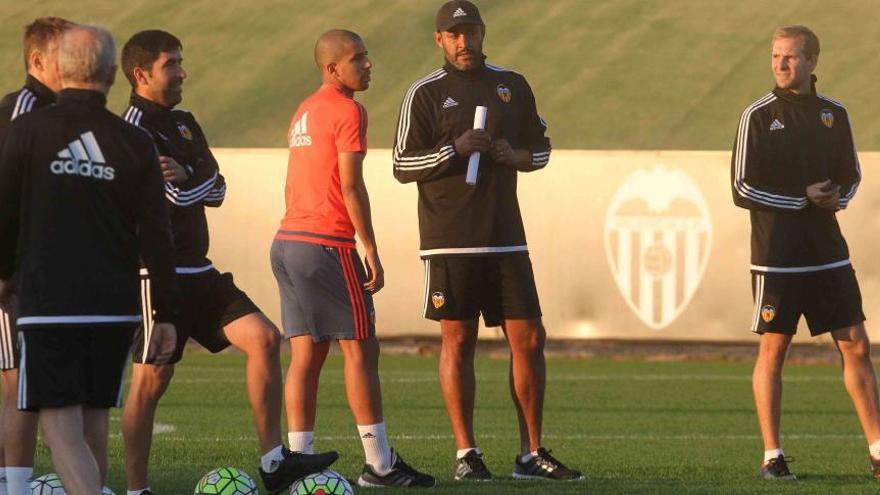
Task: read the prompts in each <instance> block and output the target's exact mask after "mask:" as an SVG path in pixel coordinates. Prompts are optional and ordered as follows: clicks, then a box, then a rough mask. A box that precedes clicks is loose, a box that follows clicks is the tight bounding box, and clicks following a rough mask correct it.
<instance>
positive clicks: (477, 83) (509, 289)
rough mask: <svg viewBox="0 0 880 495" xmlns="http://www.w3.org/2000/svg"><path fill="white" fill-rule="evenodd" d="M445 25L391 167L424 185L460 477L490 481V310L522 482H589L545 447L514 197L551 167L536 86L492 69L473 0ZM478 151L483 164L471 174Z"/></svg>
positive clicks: (540, 345)
mask: <svg viewBox="0 0 880 495" xmlns="http://www.w3.org/2000/svg"><path fill="white" fill-rule="evenodd" d="M436 28H437V30H436V32H435V33H434V40H435V42H436V44H437V46H438V47H439V48H440V49H441V50H442V51H443V54H444V56H445V58H446V63H445V65H444V66H443V67H442V68H440V69H438V70H436V71H434V72H432V73H431V74H429V75H427V76H426V77H424V78H422V79H420V80H418V81H416V82H415V83H414V84H413V85H412V86H411V87H410V89H409V91H407V93H406V96H405V97H404V100H403V104H402V105H401V109H400V120H399V123H398V126H397V135H396V136H395V142H394V149H393V150H392V159H393V162H394V176H395V177H396V178H397V180H399V181H400V182H403V183H409V182H415V183H417V184H418V189H419V203H418V215H419V234H420V237H421V250H420V255H421V257H422V259H423V260H424V262H425V272H426V274H425V280H426V283H425V296H424V297H425V301H424V307H425V313H424V315H425V318H428V319H431V320H437V321H439V322H440V332H441V336H442V348H441V352H440V386H441V389H442V390H443V397H444V399H445V400H446V410H447V412H448V413H449V419H450V421H451V423H452V431H453V434H454V436H455V443H456V446H457V447H458V453H457V456H456V464H455V479H458V480H488V479H491V478H492V475H491V473H490V472H489V470H488V468H487V467H486V465H485V463H484V462H483V457H482V452H481V451H480V449H479V448H478V447H477V443H476V438H475V436H474V425H473V414H474V399H475V377H474V352H475V347H476V342H477V327H478V318H479V316H480V314H481V313H482V315H483V319H484V321H485V323H486V325H487V326H499V325H500V326H501V327H502V329H503V331H504V334H505V336H506V337H507V342H508V344H509V346H510V353H511V367H510V390H511V395H512V398H513V402H514V406H515V408H516V412H517V418H518V420H519V453H518V455H517V456H516V458H515V459H514V470H513V476H514V478H518V479H530V478H536V479H551V480H577V479H582V477H583V475H582V474H581V473H580V472H579V471H576V470H574V469H569V468H567V467H566V466H565V465H564V464H563V463H562V462H560V461H559V460H558V459H556V458H555V457H553V456H552V455H550V451H548V450H547V449H545V448H544V447H543V445H542V444H541V427H542V418H543V413H544V388H545V374H546V369H545V362H544V340H545V330H544V324H543V322H542V320H541V308H540V304H539V303H538V291H537V288H536V286H535V278H534V275H533V273H532V264H531V261H530V260H529V254H528V247H527V245H526V237H525V230H524V228H523V222H522V218H521V216H520V211H519V205H518V202H517V195H516V183H517V178H518V176H519V172H532V171H535V170H540V169H542V168H544V167H545V166H546V165H547V163H548V162H549V160H550V139H549V138H547V137H546V136H545V135H544V133H545V131H546V130H547V126H546V124H545V123H544V120H543V119H541V117H540V116H539V115H538V110H537V105H536V103H535V97H534V95H533V94H532V90H531V88H530V87H529V84H528V82H526V79H525V78H524V77H523V76H522V75H520V74H518V73H516V72H513V71H511V70H509V69H505V68H502V67H498V66H495V65H490V64H488V63H486V62H485V58H486V57H485V56H484V55H483V39H484V37H485V34H486V26H485V24H484V23H483V19H482V17H481V16H480V11H479V10H478V9H477V7H476V6H475V5H474V4H472V3H471V2H468V1H463V0H454V1H450V2H447V3H445V4H443V6H442V7H440V10H439V11H438V12H437V18H436ZM478 107H483V108H485V109H486V122H485V130H483V129H474V128H473V123H474V120H475V119H474V117H475V111H477V109H478ZM473 153H481V154H482V162H481V163H480V165H479V171H478V173H477V174H475V175H473V176H467V175H466V173H467V169H468V159H469V157H470V156H471V155H472V154H473ZM472 179H473V180H472Z"/></svg>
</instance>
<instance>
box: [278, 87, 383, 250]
mask: <svg viewBox="0 0 880 495" xmlns="http://www.w3.org/2000/svg"><path fill="white" fill-rule="evenodd" d="M288 146H289V149H290V154H289V155H288V161H287V185H286V187H285V189H284V196H285V201H286V204H287V212H286V213H285V215H284V218H283V219H282V220H281V228H280V229H279V230H278V233H277V234H276V236H275V238H276V239H280V240H296V241H306V242H314V243H317V244H324V245H329V246H337V247H352V246H354V243H355V241H354V234H355V230H354V225H353V224H352V223H351V218H350V217H349V215H348V210H347V209H346V207H345V201H344V200H343V198H342V188H341V184H340V179H339V158H338V157H339V153H342V152H362V153H366V152H367V111H366V110H365V109H364V107H363V106H362V105H361V104H360V103H358V102H356V101H355V100H354V99H352V98H351V97H349V96H347V95H345V94H344V93H343V92H342V91H340V90H339V89H338V88H336V87H334V86H331V85H329V84H324V85H322V86H321V87H320V88H319V89H318V90H317V91H315V92H314V93H313V94H312V95H311V96H309V97H308V98H306V100H305V101H303V102H302V103H301V104H300V106H299V108H298V109H297V111H296V113H295V114H294V116H293V119H292V120H291V122H290V131H289V133H288Z"/></svg>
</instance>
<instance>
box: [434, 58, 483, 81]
mask: <svg viewBox="0 0 880 495" xmlns="http://www.w3.org/2000/svg"><path fill="white" fill-rule="evenodd" d="M443 68H444V69H446V72H447V73H448V74H450V75H453V76H457V77H461V78H463V79H471V80H474V79H479V78H480V76H481V75H483V73H484V72H486V56H485V55H482V60H480V63H479V64H478V65H477V66H476V67H474V68H473V69H471V70H459V69H457V68H456V67H455V66H454V65H452V64H451V63H449V61H448V60H447V61H446V63H444V64H443Z"/></svg>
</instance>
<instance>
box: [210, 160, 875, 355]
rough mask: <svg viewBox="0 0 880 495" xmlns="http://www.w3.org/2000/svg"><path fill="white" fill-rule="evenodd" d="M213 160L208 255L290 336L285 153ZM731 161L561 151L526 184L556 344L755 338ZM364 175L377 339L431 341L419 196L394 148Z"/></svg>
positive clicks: (869, 207) (871, 204)
mask: <svg viewBox="0 0 880 495" xmlns="http://www.w3.org/2000/svg"><path fill="white" fill-rule="evenodd" d="M215 154H216V156H217V159H218V161H219V162H220V166H221V170H222V172H223V174H224V175H225V176H226V182H227V184H228V193H227V199H226V202H225V204H224V205H223V207H222V208H220V209H219V210H211V211H210V213H209V222H210V225H211V234H212V247H211V257H212V259H213V261H214V262H215V264H216V265H217V266H218V268H219V269H221V270H223V271H231V272H233V273H234V274H235V278H236V281H237V283H238V284H239V286H240V287H242V288H243V289H245V290H246V291H247V292H248V293H249V294H250V295H251V297H252V298H253V299H254V300H255V301H256V302H257V304H259V305H260V306H261V307H262V308H263V310H264V311H265V312H266V313H267V314H268V315H269V316H270V317H271V318H272V319H273V320H274V321H276V322H278V323H279V324H280V317H279V302H278V293H277V288H276V285H275V279H274V277H273V275H272V272H271V269H270V267H269V246H270V244H271V242H272V237H273V235H274V232H275V230H276V229H277V228H278V223H279V221H280V219H281V216H282V214H283V211H284V200H283V188H284V180H285V174H286V160H287V150H285V149H251V150H245V149H217V150H215ZM860 157H861V161H862V169H863V172H864V174H865V177H864V179H863V181H862V185H861V187H860V189H859V193H858V195H857V196H856V198H855V200H853V202H852V203H851V204H850V207H849V209H848V210H846V211H844V212H842V213H841V214H840V215H839V219H840V222H841V224H842V226H843V229H844V233H845V235H846V236H847V240H848V241H849V245H850V250H851V254H852V260H853V264H854V266H855V268H856V270H857V273H858V276H859V280H860V282H861V287H862V294H863V297H864V305H865V313H866V314H867V316H868V318H869V319H870V318H871V316H872V315H874V314H875V311H874V309H875V308H877V307H878V305H880V263H878V262H877V261H876V256H875V255H874V253H873V252H872V248H871V245H872V244H873V243H874V242H877V235H876V232H877V230H878V227H880V216H878V215H877V212H878V211H880V204H878V202H880V180H877V179H875V178H874V176H873V174H872V170H873V166H874V165H877V164H880V153H861V155H860ZM729 160H730V154H729V152H689V151H659V152H630V151H619V152H616V151H554V153H553V156H552V157H551V162H550V165H549V166H548V167H547V168H546V169H545V170H542V171H540V172H536V173H533V174H522V175H521V177H520V191H519V199H520V205H521V208H522V211H523V215H524V221H525V224H526V232H527V235H528V241H529V248H530V252H531V258H532V263H533V265H534V268H535V274H536V279H537V284H538V289H539V293H540V296H541V305H542V308H543V311H544V319H545V323H546V325H547V328H548V332H549V335H550V336H551V338H552V337H567V338H624V339H677V340H720V341H737V340H751V339H752V338H753V336H752V334H751V333H750V332H749V330H748V329H749V325H750V318H751V314H752V302H751V289H750V278H749V271H748V261H749V220H748V212H747V211H746V210H742V209H739V208H736V207H734V206H733V204H732V202H731V194H730V184H729V181H730V178H729V177H730V176H729V174H730V172H729ZM365 175H366V182H367V186H368V188H369V190H370V199H371V201H372V206H373V219H374V223H375V229H376V235H377V237H378V242H379V252H380V255H381V257H382V261H383V264H384V266H385V270H386V287H385V289H384V290H382V292H380V293H379V294H378V295H377V296H376V307H377V323H378V331H379V334H380V336H381V335H386V336H389V335H413V334H428V335H435V334H436V333H437V325H436V324H435V323H433V322H429V321H426V320H424V319H422V317H421V309H422V304H423V302H422V301H423V299H422V297H423V290H424V288H423V281H424V270H423V265H422V262H421V261H420V260H419V257H418V227H417V219H416V187H415V185H401V184H399V183H398V182H397V181H395V180H394V178H393V177H392V175H391V160H390V153H389V151H388V150H372V151H370V153H369V155H368V156H367V160H366V163H365ZM871 327H872V325H871V322H870V321H869V329H870V328H871ZM875 330H876V331H874V332H872V335H873V336H874V337H875V338H877V337H880V328H877V329H875ZM499 334H500V333H499V331H498V330H497V329H489V330H488V331H486V330H484V331H482V335H483V336H489V337H492V336H499ZM799 339H801V340H807V338H806V337H804V336H803V335H801V336H800V337H799Z"/></svg>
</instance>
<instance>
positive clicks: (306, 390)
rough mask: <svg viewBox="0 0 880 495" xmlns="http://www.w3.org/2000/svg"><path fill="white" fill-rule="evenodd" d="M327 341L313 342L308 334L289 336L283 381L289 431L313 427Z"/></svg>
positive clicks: (326, 351) (328, 349) (328, 348)
mask: <svg viewBox="0 0 880 495" xmlns="http://www.w3.org/2000/svg"><path fill="white" fill-rule="evenodd" d="M329 351H330V341H322V342H313V341H312V337H311V336H309V335H300V336H299V337H293V338H291V339H290V354H291V356H290V366H289V367H288V368H287V379H286V380H285V384H284V401H285V407H286V409H287V429H288V430H289V431H292V432H295V431H315V415H316V409H317V402H318V383H319V381H320V378H321V368H322V367H323V366H324V361H325V360H326V359H327V353H328V352H329Z"/></svg>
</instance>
